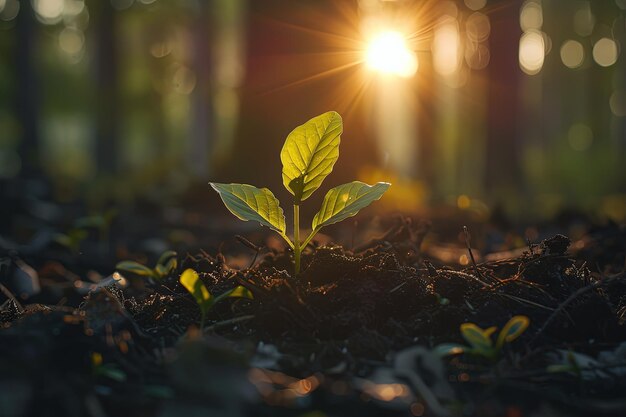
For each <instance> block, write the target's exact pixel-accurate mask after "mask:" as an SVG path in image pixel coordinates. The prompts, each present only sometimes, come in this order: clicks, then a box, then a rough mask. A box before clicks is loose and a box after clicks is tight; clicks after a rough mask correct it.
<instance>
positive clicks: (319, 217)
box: [312, 181, 389, 230]
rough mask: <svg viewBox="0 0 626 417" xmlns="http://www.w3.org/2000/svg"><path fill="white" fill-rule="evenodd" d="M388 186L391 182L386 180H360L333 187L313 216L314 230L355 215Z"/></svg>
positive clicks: (377, 197) (376, 198)
mask: <svg viewBox="0 0 626 417" xmlns="http://www.w3.org/2000/svg"><path fill="white" fill-rule="evenodd" d="M388 188H389V184H388V183H385V182H379V183H378V184H374V185H367V184H365V183H363V182H360V181H353V182H350V183H348V184H343V185H340V186H338V187H335V188H331V189H330V190H328V192H327V193H326V196H325V197H324V201H323V202H322V208H320V211H319V212H318V213H317V214H316V215H315V217H313V225H312V227H313V230H319V229H321V228H322V227H324V226H328V225H331V224H333V223H338V222H340V221H342V220H345V219H347V218H348V217H352V216H355V215H356V214H357V213H358V212H359V211H360V210H361V209H362V208H365V207H367V206H369V205H370V204H372V202H373V201H375V200H378V199H380V197H382V195H383V194H384V193H385V191H387V189H388Z"/></svg>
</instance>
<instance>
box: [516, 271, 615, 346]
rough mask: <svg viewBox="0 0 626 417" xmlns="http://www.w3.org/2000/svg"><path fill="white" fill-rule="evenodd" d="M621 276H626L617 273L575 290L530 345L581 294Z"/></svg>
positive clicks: (532, 340) (553, 313)
mask: <svg viewBox="0 0 626 417" xmlns="http://www.w3.org/2000/svg"><path fill="white" fill-rule="evenodd" d="M620 278H624V276H623V275H616V276H612V277H603V278H601V279H600V280H598V281H596V282H594V283H593V284H590V285H587V286H586V287H583V288H580V289H578V290H577V291H575V292H574V293H572V294H571V295H570V296H569V297H567V299H566V300H565V301H563V302H562V303H561V304H560V305H559V306H558V307H557V308H556V310H554V311H553V312H552V314H551V315H550V317H548V319H547V320H546V321H545V323H543V325H542V326H541V327H540V328H539V330H537V333H535V335H534V336H533V338H532V339H531V340H530V342H529V343H528V344H529V345H532V344H534V342H535V341H536V340H537V339H538V338H539V336H540V335H541V334H542V333H543V332H545V331H546V329H547V328H548V326H549V325H550V324H551V323H552V322H553V321H554V320H555V319H556V317H557V316H558V315H559V313H561V312H562V311H564V310H565V308H566V307H567V306H568V305H570V304H571V303H572V302H573V301H574V300H576V299H577V298H578V297H580V296H581V295H583V294H585V293H588V292H590V291H593V290H595V289H596V288H599V287H601V286H603V285H606V284H607V283H609V282H613V281H614V280H618V279H620Z"/></svg>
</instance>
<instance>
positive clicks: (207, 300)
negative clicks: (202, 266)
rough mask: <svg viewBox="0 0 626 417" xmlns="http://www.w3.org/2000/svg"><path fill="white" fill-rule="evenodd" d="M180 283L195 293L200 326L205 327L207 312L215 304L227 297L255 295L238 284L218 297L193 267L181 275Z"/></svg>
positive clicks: (251, 298) (250, 297)
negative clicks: (211, 291)
mask: <svg viewBox="0 0 626 417" xmlns="http://www.w3.org/2000/svg"><path fill="white" fill-rule="evenodd" d="M180 283H181V284H182V286H183V287H185V289H186V290H187V291H189V292H190V293H191V295H193V298H194V299H195V300H196V303H198V307H200V328H201V329H203V328H204V320H205V318H206V315H207V313H208V312H209V311H210V310H211V309H212V308H213V306H214V305H215V304H217V303H218V302H220V301H222V300H224V299H226V298H249V299H250V300H253V299H254V297H253V296H252V293H251V292H250V290H249V289H247V288H246V287H244V286H241V285H238V286H237V287H235V288H233V289H232V290H228V291H226V292H225V293H222V294H220V295H218V296H217V297H213V295H212V294H211V293H210V292H209V290H208V288H207V287H206V285H204V283H202V280H200V277H199V276H198V273H197V272H196V271H194V270H193V269H186V270H185V271H184V272H183V273H182V275H181V276H180Z"/></svg>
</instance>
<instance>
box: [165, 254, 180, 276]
mask: <svg viewBox="0 0 626 417" xmlns="http://www.w3.org/2000/svg"><path fill="white" fill-rule="evenodd" d="M164 266H165V271H166V273H165V274H166V275H167V274H169V273H170V272H172V271H173V270H175V269H176V267H177V266H178V259H176V258H170V260H169V261H167V263H166V264H165V265H164Z"/></svg>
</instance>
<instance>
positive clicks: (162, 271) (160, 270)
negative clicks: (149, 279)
mask: <svg viewBox="0 0 626 417" xmlns="http://www.w3.org/2000/svg"><path fill="white" fill-rule="evenodd" d="M167 273H168V271H167V269H166V268H165V266H163V265H161V264H157V265H156V266H155V267H154V274H155V276H156V278H158V279H161V278H164V277H165V276H167Z"/></svg>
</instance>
